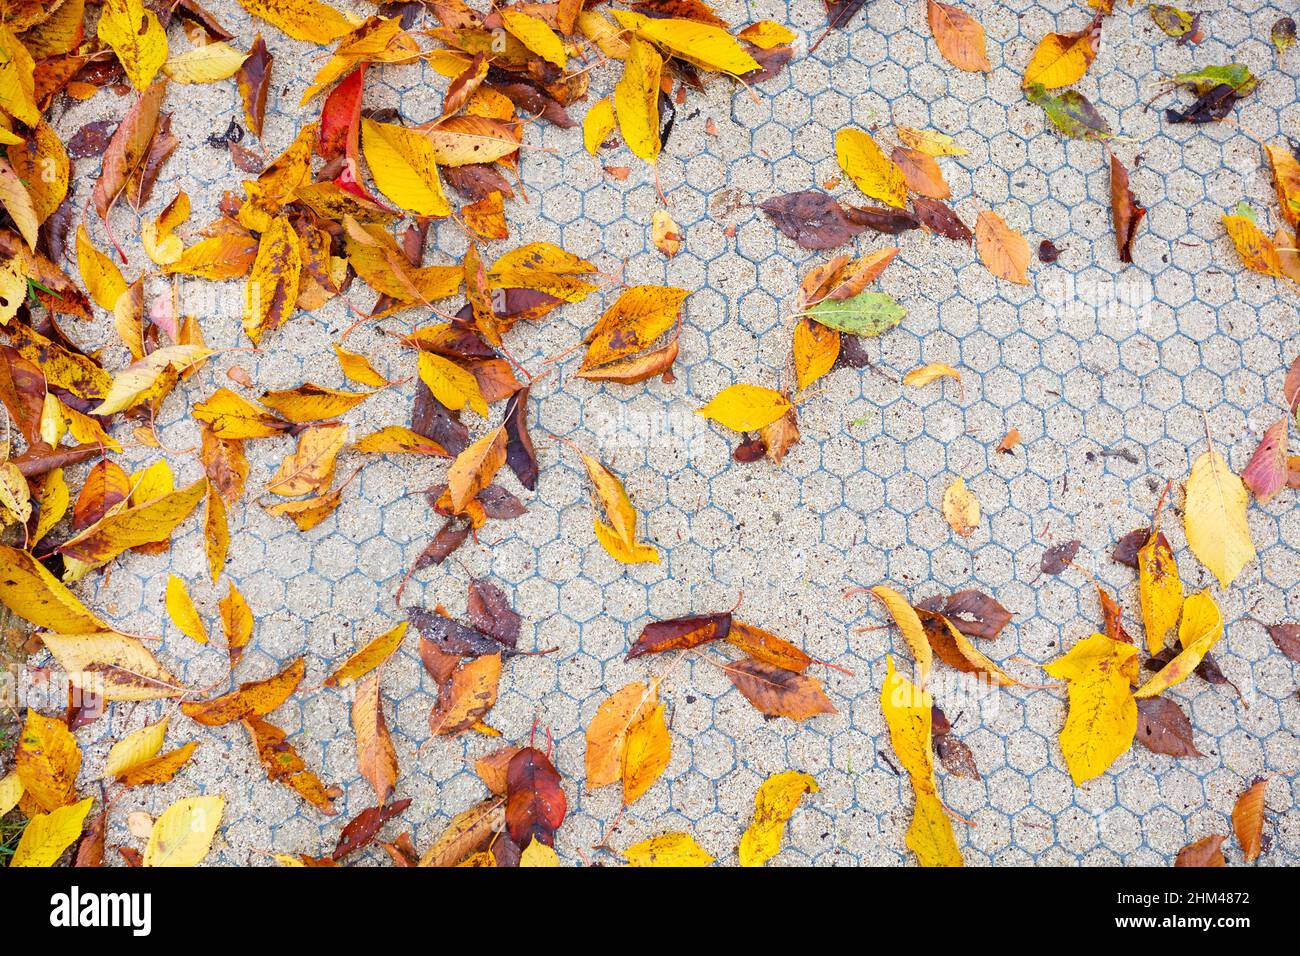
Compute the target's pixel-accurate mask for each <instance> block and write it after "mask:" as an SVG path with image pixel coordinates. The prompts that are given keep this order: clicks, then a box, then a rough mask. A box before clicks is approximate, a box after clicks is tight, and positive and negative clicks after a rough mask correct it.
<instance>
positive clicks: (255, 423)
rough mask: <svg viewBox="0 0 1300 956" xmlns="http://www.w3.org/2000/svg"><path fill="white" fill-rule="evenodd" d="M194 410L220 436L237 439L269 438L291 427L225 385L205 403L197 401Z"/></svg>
mask: <svg viewBox="0 0 1300 956" xmlns="http://www.w3.org/2000/svg"><path fill="white" fill-rule="evenodd" d="M191 413H192V414H193V415H194V417H195V418H196V419H198V420H199V421H201V422H204V423H205V424H207V425H208V426H209V427H210V428H211V430H212V434H213V435H214V436H216V437H217V438H225V439H229V440H232V441H233V440H238V439H243V438H270V437H271V436H273V435H279V434H281V433H282V432H284V431H285V430H286V429H287V428H288V427H289V425H288V423H287V422H284V421H281V420H280V419H278V418H276V417H275V416H274V415H271V414H270V413H268V412H265V411H263V410H262V409H260V408H258V407H257V406H256V405H254V404H253V403H252V402H250V401H248V400H247V399H245V398H241V397H240V396H238V395H236V394H235V393H234V392H232V391H231V390H230V389H228V388H225V387H222V388H219V389H217V390H216V391H215V392H213V393H212V396H211V397H210V398H209V399H208V400H207V401H203V402H198V403H197V404H195V406H194V408H193V409H192V410H191Z"/></svg>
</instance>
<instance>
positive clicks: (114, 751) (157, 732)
mask: <svg viewBox="0 0 1300 956" xmlns="http://www.w3.org/2000/svg"><path fill="white" fill-rule="evenodd" d="M167 720H168V718H166V717H164V718H163V719H162V720H160V721H158V723H156V724H148V725H146V726H144V727H141V728H140V729H139V730H137V731H134V732H132V733H129V734H127V735H126V736H125V737H123V738H122V739H121V740H119V741H118V742H117V743H115V744H113V746H112V748H111V749H110V750H109V751H108V760H107V762H106V763H105V764H104V779H105V780H112V779H114V778H116V777H120V776H121V775H122V774H124V773H126V772H127V771H128V770H132V769H134V768H136V767H138V766H140V765H141V764H143V763H147V762H149V761H150V760H152V759H153V758H154V757H156V756H158V752H159V751H160V750H162V745H163V740H164V739H165V738H166V736H167Z"/></svg>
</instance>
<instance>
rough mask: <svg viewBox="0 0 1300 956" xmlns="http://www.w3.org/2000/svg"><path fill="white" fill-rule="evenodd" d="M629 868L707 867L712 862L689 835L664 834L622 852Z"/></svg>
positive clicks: (635, 844) (711, 858)
mask: <svg viewBox="0 0 1300 956" xmlns="http://www.w3.org/2000/svg"><path fill="white" fill-rule="evenodd" d="M623 858H624V859H625V860H627V862H628V864H629V865H631V866H672V867H679V866H708V865H709V864H710V863H712V862H713V857H711V856H710V855H709V854H708V853H707V852H705V850H704V849H703V848H702V847H701V846H700V845H699V844H698V843H696V842H695V838H694V837H692V836H691V835H690V834H689V833H665V834H664V835H663V836H657V837H651V838H650V839H649V840H642V841H641V842H640V843H634V844H633V845H632V846H630V847H628V848H627V849H626V850H624V851H623Z"/></svg>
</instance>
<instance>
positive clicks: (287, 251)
mask: <svg viewBox="0 0 1300 956" xmlns="http://www.w3.org/2000/svg"><path fill="white" fill-rule="evenodd" d="M301 278H302V250H301V247H300V246H299V244H298V232H297V230H296V229H294V228H293V225H292V223H290V222H289V217H288V216H277V217H276V218H275V219H273V220H272V221H271V224H270V226H269V228H268V229H267V230H266V232H264V233H262V238H261V240H260V241H259V242H258V244H257V258H256V259H254V260H253V268H252V271H251V272H249V274H248V285H247V287H246V291H245V296H244V332H245V333H246V334H247V335H248V337H249V338H250V339H251V340H252V341H253V344H254V345H256V344H257V343H258V342H260V341H261V339H262V336H263V335H264V334H265V333H267V332H270V331H272V330H274V329H278V328H279V327H280V326H282V325H284V323H285V322H287V321H288V320H289V319H290V317H292V315H293V313H294V309H295V305H296V303H297V301H298V289H299V285H300V282H301Z"/></svg>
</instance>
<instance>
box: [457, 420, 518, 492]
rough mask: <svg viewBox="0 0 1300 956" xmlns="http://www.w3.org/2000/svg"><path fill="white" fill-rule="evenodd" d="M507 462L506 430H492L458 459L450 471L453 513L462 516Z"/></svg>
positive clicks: (501, 428)
mask: <svg viewBox="0 0 1300 956" xmlns="http://www.w3.org/2000/svg"><path fill="white" fill-rule="evenodd" d="M505 460H506V430H505V427H504V426H501V427H497V428H494V429H492V431H490V432H488V433H487V434H486V435H484V436H483V437H482V438H480V439H479V440H478V441H476V442H475V443H474V444H472V445H470V446H469V447H468V448H466V449H465V450H464V451H463V452H461V453H460V454H459V455H457V456H456V460H455V461H453V462H452V463H451V467H450V468H449V469H448V470H447V490H448V493H449V494H450V496H451V510H452V511H454V512H455V513H456V514H462V513H463V512H464V511H465V509H466V508H467V507H469V503H470V502H471V501H473V500H474V498H475V497H476V496H477V495H478V493H479V492H480V491H482V490H483V489H484V488H486V487H487V486H488V485H490V484H491V483H492V479H493V478H494V477H495V476H496V473H497V471H499V470H500V468H501V466H502V465H503V464H505Z"/></svg>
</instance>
